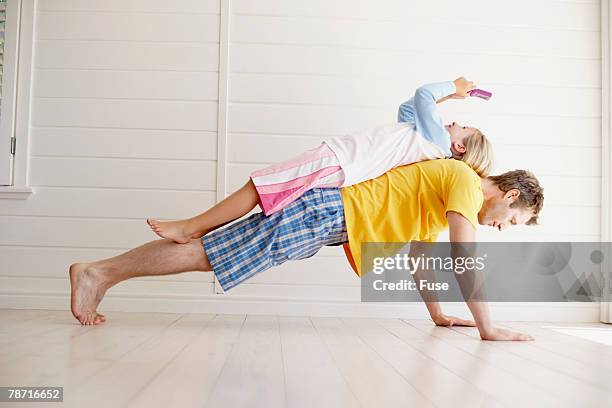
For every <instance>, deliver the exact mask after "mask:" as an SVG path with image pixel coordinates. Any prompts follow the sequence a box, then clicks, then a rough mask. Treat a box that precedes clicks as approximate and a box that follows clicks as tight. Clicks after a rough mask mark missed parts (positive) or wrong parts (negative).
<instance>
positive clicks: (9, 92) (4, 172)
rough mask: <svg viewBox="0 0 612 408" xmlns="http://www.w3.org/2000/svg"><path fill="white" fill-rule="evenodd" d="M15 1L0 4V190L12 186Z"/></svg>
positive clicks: (17, 10) (4, 0) (15, 49)
mask: <svg viewBox="0 0 612 408" xmlns="http://www.w3.org/2000/svg"><path fill="white" fill-rule="evenodd" d="M19 8H20V1H19V0H0V186H2V185H3V186H10V185H13V163H14V156H15V149H16V147H17V146H16V139H15V102H16V98H15V88H16V80H15V79H16V68H17V49H18V48H17V41H18V40H19V35H18V34H19V29H18V26H19V24H18V23H19Z"/></svg>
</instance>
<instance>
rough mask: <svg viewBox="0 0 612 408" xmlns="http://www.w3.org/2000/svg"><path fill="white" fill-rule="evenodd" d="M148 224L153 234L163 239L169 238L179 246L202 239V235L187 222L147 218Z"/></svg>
mask: <svg viewBox="0 0 612 408" xmlns="http://www.w3.org/2000/svg"><path fill="white" fill-rule="evenodd" d="M147 224H149V226H150V227H151V229H152V230H153V232H155V233H156V234H157V235H159V236H160V237H162V238H168V239H171V240H173V241H174V242H176V243H177V244H186V243H188V242H189V241H190V240H191V239H192V238H200V237H201V235H198V234H197V233H194V232H193V229H192V228H191V227H190V225H189V222H187V221H164V222H162V221H157V220H156V219H154V218H147Z"/></svg>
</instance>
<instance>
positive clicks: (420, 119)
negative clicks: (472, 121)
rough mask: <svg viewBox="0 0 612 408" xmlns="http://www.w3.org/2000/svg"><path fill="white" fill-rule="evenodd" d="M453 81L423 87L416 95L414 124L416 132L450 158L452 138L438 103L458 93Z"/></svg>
mask: <svg viewBox="0 0 612 408" xmlns="http://www.w3.org/2000/svg"><path fill="white" fill-rule="evenodd" d="M456 90H457V89H456V87H455V83H454V82H453V81H445V82H436V83H432V84H427V85H423V86H421V87H420V88H418V89H417V90H416V93H415V94H414V98H413V99H414V123H415V126H416V130H417V131H418V132H419V133H420V134H421V135H423V137H424V138H425V139H427V140H429V141H430V142H432V143H434V144H436V145H437V146H439V147H440V148H442V150H444V152H446V153H447V154H448V155H449V156H450V154H451V152H450V138H449V135H448V131H447V130H446V129H445V128H444V123H442V117H441V116H440V114H439V113H438V109H437V106H436V101H438V100H439V99H441V98H443V97H445V96H448V95H452V94H454V93H455V92H456Z"/></svg>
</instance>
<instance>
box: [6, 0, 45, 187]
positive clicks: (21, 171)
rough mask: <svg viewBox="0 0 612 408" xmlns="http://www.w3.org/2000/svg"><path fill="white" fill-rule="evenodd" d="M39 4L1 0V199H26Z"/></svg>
mask: <svg viewBox="0 0 612 408" xmlns="http://www.w3.org/2000/svg"><path fill="white" fill-rule="evenodd" d="M35 4H36V0H0V199H1V198H27V197H28V195H29V194H30V193H31V192H32V190H31V188H30V187H28V185H27V184H28V176H27V169H28V143H29V134H30V132H29V128H30V123H29V122H30V93H31V81H32V60H33V50H34V37H33V34H34V7H35Z"/></svg>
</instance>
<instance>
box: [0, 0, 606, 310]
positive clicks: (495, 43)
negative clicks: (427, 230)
mask: <svg viewBox="0 0 612 408" xmlns="http://www.w3.org/2000/svg"><path fill="white" fill-rule="evenodd" d="M221 1H226V0H221ZM229 1H230V13H229V15H228V19H229V20H228V23H229V46H228V48H229V54H228V60H229V63H228V64H227V65H226V66H220V64H219V38H220V37H219V28H220V26H221V23H222V22H221V15H220V10H221V7H220V4H219V0H217V1H214V0H206V1H197V0H180V1H173V2H168V1H161V0H147V1H145V0H123V1H120V0H110V1H105V2H84V1H78V0H44V1H39V2H38V10H37V25H36V27H37V32H36V44H35V47H36V60H35V72H34V92H33V96H34V98H33V119H32V146H31V149H32V151H31V154H32V159H31V169H30V175H31V184H32V186H34V187H35V189H36V190H35V191H36V192H35V194H34V195H33V196H32V197H31V198H30V199H29V200H27V201H21V200H19V201H18V200H12V201H11V200H4V201H0V222H1V225H2V234H1V235H0V259H1V260H0V266H1V275H0V287H1V288H3V289H1V291H2V293H3V294H10V296H4V298H5V299H7V300H6V301H5V302H4V303H7V302H8V303H9V304H24V303H26V302H25V301H20V300H19V299H20V298H19V295H20V294H23V299H28V300H31V299H40V298H42V299H52V298H53V296H56V298H57V299H59V298H61V296H64V294H65V293H67V291H68V286H67V285H68V282H67V280H66V266H67V265H69V264H70V263H71V262H73V261H75V260H87V259H97V258H101V257H106V256H109V255H112V254H116V253H119V252H121V251H123V250H125V249H127V248H130V247H133V246H136V245H138V244H140V243H142V242H144V241H147V240H150V239H153V238H154V236H152V235H151V233H150V232H149V231H148V230H147V228H145V227H146V226H145V225H144V221H143V220H144V218H146V217H147V216H157V217H160V218H168V219H173V218H179V217H186V216H189V215H191V214H193V213H195V212H198V211H200V210H201V209H204V208H206V207H208V206H209V205H211V204H213V202H214V199H215V194H216V180H217V178H216V176H217V170H219V169H220V170H222V171H226V173H227V182H226V186H225V188H226V191H227V192H228V193H229V192H231V191H234V190H235V189H236V188H238V187H239V186H241V185H242V184H243V183H244V182H245V181H246V179H247V176H248V174H249V172H250V171H252V170H254V169H257V168H260V167H262V166H265V165H267V164H269V163H273V162H276V161H279V160H283V159H285V158H288V157H291V156H292V155H295V154H297V153H300V152H301V151H303V150H305V149H308V148H312V147H315V146H317V145H318V144H319V143H320V142H321V140H322V139H323V138H324V137H326V136H330V135H341V134H344V133H347V132H351V131H354V130H358V129H361V128H363V127H368V126H373V125H379V124H383V123H388V122H394V121H395V120H396V112H397V107H398V105H399V104H400V103H401V102H403V101H404V100H406V99H408V98H409V97H410V96H412V94H413V93H414V90H415V89H416V88H417V87H418V86H419V85H421V84H423V83H426V82H433V81H441V80H452V79H454V78H456V77H458V76H461V75H463V76H466V77H467V78H469V79H471V80H474V81H475V82H476V83H477V84H478V85H479V87H482V88H484V89H489V90H492V91H493V93H494V96H493V98H492V99H491V100H490V101H488V102H485V101H483V100H480V99H475V98H474V99H469V100H464V101H448V102H446V103H444V104H443V105H441V110H442V113H443V115H444V117H445V119H447V120H455V121H458V122H460V123H465V124H468V125H471V126H476V127H478V128H480V129H481V130H482V131H483V132H484V133H485V134H486V135H488V136H489V137H490V139H491V140H492V141H493V142H494V144H495V152H496V157H497V163H496V170H497V171H499V172H501V171H505V170H508V169H514V168H526V169H531V170H533V171H534V172H535V173H536V174H537V175H538V177H539V178H540V179H541V181H542V183H543V185H544V187H545V192H546V206H545V211H544V213H543V216H542V224H543V225H541V226H539V227H529V228H527V227H525V228H520V227H519V228H516V230H515V231H508V232H504V233H503V234H499V233H497V232H496V231H492V230H491V231H487V230H486V229H483V230H482V231H480V236H481V238H482V239H484V240H502V239H503V240H538V241H546V240H555V241H570V240H599V237H600V208H599V205H600V180H601V178H600V176H601V169H600V167H601V163H600V139H601V131H600V110H601V101H600V92H601V80H600V76H601V75H600V63H601V61H600V27H599V25H600V5H599V2H598V1H557V0H541V1H537V2H533V1H527V0H519V1H514V2H490V1H486V0H474V1H470V2H455V1H451V0H446V1H438V2H408V1H403V0H381V1H377V2H372V1H370V0H331V1H330V0H311V1H307V2H301V1H297V0H290V1H287V0H263V1H262V0H259V1H255V0H229ZM220 71H221V72H222V73H226V74H227V77H228V81H229V83H228V86H229V94H228V98H227V99H228V100H227V104H222V105H221V106H218V105H219V103H218V89H219V85H220V84H219V72H220ZM222 78H223V77H222ZM221 85H222V84H221ZM218 109H220V110H221V112H225V113H226V115H227V123H228V129H227V134H224V133H223V132H222V134H220V135H218V134H217V115H218V112H219V110H218ZM218 140H223V141H227V152H226V156H225V157H223V158H222V160H224V161H220V162H219V163H217V161H216V160H217V141H218ZM359 294H360V292H359V280H358V279H357V278H356V277H355V276H354V274H353V273H352V272H351V271H350V269H349V268H348V266H347V265H346V263H345V261H344V259H343V258H342V256H341V250H340V249H339V248H324V249H323V250H322V251H321V252H320V253H319V255H317V256H316V257H314V258H313V259H311V260H308V261H303V262H296V263H290V264H286V265H284V266H283V267H281V268H278V269H275V270H271V271H268V272H266V273H264V274H260V275H258V276H256V277H255V278H253V279H251V280H249V281H247V282H246V283H244V284H242V285H240V286H238V287H236V288H235V289H234V290H232V291H231V292H230V293H228V294H226V295H217V296H216V297H215V295H214V288H213V280H212V278H211V276H210V274H197V273H191V274H186V275H180V276H173V277H168V278H165V279H140V280H136V281H132V282H126V283H124V284H122V285H120V286H119V287H117V288H115V289H113V290H112V291H111V293H110V299H111V301H112V299H115V301H116V303H115V304H117V305H121V307H124V308H130V307H131V308H134V307H136V308H137V306H134V304H136V303H134V304H133V303H131V301H130V300H129V299H130V296H132V295H138V296H137V297H138V298H140V299H143V298H146V297H149V298H151V299H154V300H156V301H157V302H166V304H175V306H174V308H175V309H177V310H190V311H194V307H193V306H190V305H191V304H190V303H189V301H190V300H193V299H201V298H207V299H208V298H211V299H222V300H231V299H240V298H249V299H251V300H255V301H262V302H263V301H265V300H270V298H274V299H275V300H276V301H279V302H281V304H283V305H285V306H286V308H287V309H286V310H288V309H290V308H291V305H295V304H298V303H300V302H306V303H303V304H304V305H306V306H304V307H303V308H302V309H301V310H308V304H311V305H312V304H322V303H326V304H329V305H344V306H342V307H345V308H346V307H350V308H353V309H351V310H353V312H354V313H357V314H358V313H359V312H355V310H359V309H358V308H359V307H360V306H364V305H358V304H357V302H358V300H359ZM44 296H47V297H44ZM53 299H55V298H53ZM11 302H12V303H11ZM20 302H21V303H20ZM41 302H42V304H45V301H44V300H43V301H41ZM308 302H311V303H308ZM317 302H318V303H317ZM47 303H50V304H54V303H53V301H52V300H49V301H48V302H47ZM141 304H145V303H141ZM300 304H302V303H300ZM181 305H185V306H181ZM330 307H331V306H330ZM170 308H171V307H170ZM161 309H163V307H161ZM586 309H588V312H587V313H591V312H590V311H591V309H590V308H589V306H587V307H586ZM277 310H279V313H280V312H281V310H280V309H278V308H277ZM317 310H322V309H317ZM329 310H336V311H340V310H345V311H346V309H342V308H341V307H340V306H338V308H336V309H334V308H333V307H331V309H329ZM419 310H420V309H419ZM330 313H332V312H330ZM339 313H343V312H339ZM594 315H596V312H594Z"/></svg>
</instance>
